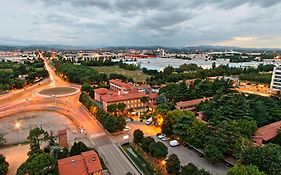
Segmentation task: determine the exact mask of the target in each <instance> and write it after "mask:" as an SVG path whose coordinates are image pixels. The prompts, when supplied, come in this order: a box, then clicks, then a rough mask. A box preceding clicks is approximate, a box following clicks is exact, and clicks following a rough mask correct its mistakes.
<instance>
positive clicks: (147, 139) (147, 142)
mask: <svg viewBox="0 0 281 175" xmlns="http://www.w3.org/2000/svg"><path fill="white" fill-rule="evenodd" d="M153 142H155V140H154V139H153V138H152V137H145V138H144V139H143V140H142V142H141V147H142V149H143V150H144V151H145V152H147V153H148V152H149V145H150V144H151V143H153Z"/></svg>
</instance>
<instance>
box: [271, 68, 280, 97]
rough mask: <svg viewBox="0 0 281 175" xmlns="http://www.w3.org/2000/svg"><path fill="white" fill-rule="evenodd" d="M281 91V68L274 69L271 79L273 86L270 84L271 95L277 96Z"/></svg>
mask: <svg viewBox="0 0 281 175" xmlns="http://www.w3.org/2000/svg"><path fill="white" fill-rule="evenodd" d="M280 91H281V67H280V66H278V67H274V69H273V73H272V78H271V84H270V93H271V94H276V93H280Z"/></svg>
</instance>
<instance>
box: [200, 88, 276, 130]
mask: <svg viewBox="0 0 281 175" xmlns="http://www.w3.org/2000/svg"><path fill="white" fill-rule="evenodd" d="M218 106H219V108H218ZM280 107H281V101H280V100H277V99H274V98H270V97H261V96H256V95H248V96H245V95H243V94H239V93H235V94H228V95H223V96H217V97H215V98H214V99H212V100H210V101H208V102H204V104H202V105H201V106H200V107H199V108H200V110H201V111H203V114H204V119H205V120H208V121H210V122H212V123H216V122H220V121H222V120H227V119H230V120H234V119H235V120H238V119H245V120H254V121H256V123H257V125H258V127H260V126H264V125H267V124H270V123H273V122H276V121H279V120H281V110H280Z"/></svg>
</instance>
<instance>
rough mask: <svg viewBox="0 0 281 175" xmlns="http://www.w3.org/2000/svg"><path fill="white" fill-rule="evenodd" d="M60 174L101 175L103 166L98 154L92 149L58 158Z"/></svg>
mask: <svg viewBox="0 0 281 175" xmlns="http://www.w3.org/2000/svg"><path fill="white" fill-rule="evenodd" d="M58 169H59V175H101V174H102V166H101V162H100V158H99V156H98V154H97V153H96V152H95V151H93V150H91V151H87V152H83V153H81V155H76V156H72V157H67V158H64V159H60V160H58Z"/></svg>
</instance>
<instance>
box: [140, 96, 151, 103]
mask: <svg viewBox="0 0 281 175" xmlns="http://www.w3.org/2000/svg"><path fill="white" fill-rule="evenodd" d="M140 101H141V102H142V103H148V102H149V97H147V96H143V97H141V98H140Z"/></svg>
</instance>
